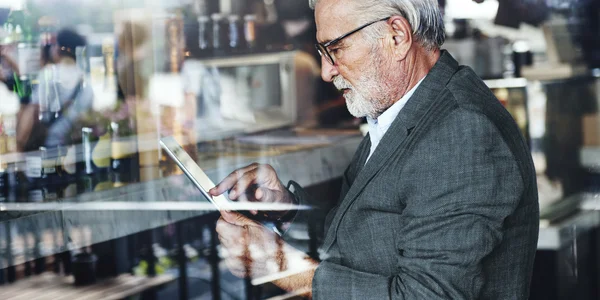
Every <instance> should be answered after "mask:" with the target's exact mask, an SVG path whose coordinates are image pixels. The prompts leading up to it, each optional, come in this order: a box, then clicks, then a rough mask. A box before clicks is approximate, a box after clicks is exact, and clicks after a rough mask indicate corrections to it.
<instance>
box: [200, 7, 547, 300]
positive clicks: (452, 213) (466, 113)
mask: <svg viewBox="0 0 600 300" xmlns="http://www.w3.org/2000/svg"><path fill="white" fill-rule="evenodd" d="M310 2H311V6H313V7H314V8H315V16H316V23H317V29H318V34H317V40H318V44H317V48H318V49H319V52H320V54H321V56H322V59H321V65H322V73H321V76H322V77H323V80H325V81H327V82H333V83H334V84H335V86H336V87H337V88H338V89H339V90H341V91H342V92H343V94H344V97H345V99H346V103H347V107H348V110H349V111H350V113H352V115H354V116H355V117H356V118H363V117H366V118H367V120H368V123H369V135H368V136H367V137H365V139H364V140H363V142H362V143H361V144H360V145H359V147H358V150H357V153H356V154H355V156H354V158H353V160H352V162H351V163H350V166H349V167H348V169H347V170H346V172H344V174H343V177H342V180H343V183H342V189H341V193H340V194H341V196H340V198H339V202H338V203H337V206H336V207H335V208H334V209H332V211H331V212H330V213H329V215H328V216H327V220H326V222H325V224H326V226H325V232H326V237H325V240H324V243H323V245H322V247H321V251H320V253H321V258H322V259H323V261H321V262H317V261H315V260H312V259H309V258H305V259H304V260H300V261H295V264H296V265H295V266H292V262H291V261H289V260H288V262H289V267H290V268H289V269H286V268H285V264H282V265H283V266H281V267H279V270H275V272H283V271H290V272H291V271H293V270H294V267H296V268H297V267H298V265H301V262H302V263H304V264H311V265H312V268H308V267H307V268H304V269H303V270H304V271H305V272H298V273H296V275H291V276H288V277H285V278H281V279H279V280H276V281H275V284H277V285H278V286H280V287H281V288H283V289H285V290H288V291H294V292H300V293H305V294H306V295H308V296H311V297H314V298H315V299H522V300H525V299H528V297H529V284H530V280H531V276H532V272H533V262H534V257H535V253H536V249H537V238H538V233H539V206H538V199H537V195H538V193H537V184H536V176H535V169H534V167H533V162H532V158H531V154H530V151H529V147H528V145H527V143H526V142H525V139H524V137H523V136H522V135H521V131H520V130H519V128H518V126H517V124H516V123H515V121H514V120H513V118H512V116H511V115H510V113H509V112H508V111H506V109H505V108H504V107H503V106H502V104H501V103H500V102H499V101H498V99H497V98H496V97H495V96H494V94H493V93H492V92H491V91H490V90H489V88H487V86H486V85H485V83H484V82H483V81H482V80H481V79H480V78H479V77H478V76H477V75H476V74H475V72H474V71H473V70H472V69H470V68H468V67H464V66H460V65H459V64H458V62H457V61H456V60H455V59H454V58H453V57H452V56H451V55H450V54H449V53H448V52H447V51H444V50H442V49H441V46H442V45H443V44H444V42H445V39H446V36H445V28H444V23H443V18H442V14H441V11H440V9H439V4H438V1H437V0H386V1H381V0H360V1H359V0H311V1H310ZM290 185H291V186H293V187H294V188H295V192H294V193H293V194H292V192H291V191H289V190H288V189H287V188H286V187H285V186H284V185H283V183H282V182H281V180H280V179H279V177H278V176H277V174H276V172H275V170H274V168H273V167H271V166H268V165H260V164H252V165H250V166H247V167H245V168H242V169H239V170H236V171H234V172H233V173H231V174H230V175H229V176H228V177H226V178H225V179H224V180H223V181H222V182H221V183H220V184H219V185H217V187H215V188H214V189H212V190H210V191H209V193H210V194H211V195H213V196H217V195H220V194H223V193H226V192H229V198H230V199H232V200H234V201H241V202H264V203H286V204H307V205H311V206H313V207H319V206H320V203H315V202H314V201H311V200H310V197H309V196H308V195H306V193H305V192H303V191H302V188H301V187H300V186H299V185H298V184H296V183H294V182H290ZM252 213H253V214H255V215H258V213H259V212H257V211H254V212H252ZM302 213H303V212H300V211H298V212H296V211H293V210H291V211H288V212H260V217H261V218H268V219H270V220H271V221H272V222H275V223H276V224H279V228H280V229H285V228H286V226H289V224H290V222H292V224H291V226H294V224H293V220H294V218H297V214H302ZM308 213H311V212H308ZM286 223H287V225H286ZM217 232H218V233H219V239H220V240H221V245H222V246H223V247H224V248H225V249H226V250H227V253H228V254H229V255H228V256H227V257H226V258H225V261H226V263H227V266H228V267H229V268H230V270H232V272H233V273H234V274H237V275H240V276H249V277H251V278H252V279H254V278H262V277H263V276H268V275H273V268H270V267H269V262H280V261H286V259H290V258H289V256H287V255H286V254H285V253H282V251H278V249H281V248H289V247H287V246H281V244H283V243H284V242H283V241H282V240H281V239H280V238H279V237H278V236H277V235H276V234H275V233H274V232H272V231H270V230H269V229H266V228H265V227H264V226H262V225H261V224H260V223H258V222H256V221H254V220H252V219H250V218H247V217H246V216H243V215H241V214H237V213H233V212H222V218H221V219H220V220H219V222H218V223H217ZM289 252H291V250H290V251H289ZM301 270H302V269H301Z"/></svg>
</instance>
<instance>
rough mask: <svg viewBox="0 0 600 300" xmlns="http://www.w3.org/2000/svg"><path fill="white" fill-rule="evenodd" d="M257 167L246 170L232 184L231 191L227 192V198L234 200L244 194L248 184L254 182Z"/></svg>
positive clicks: (250, 184) (248, 186)
mask: <svg viewBox="0 0 600 300" xmlns="http://www.w3.org/2000/svg"><path fill="white" fill-rule="evenodd" d="M256 170H257V169H254V170H251V171H248V172H246V173H245V174H244V175H243V176H242V177H241V178H239V180H238V181H237V183H236V184H235V185H234V186H233V188H232V191H231V192H230V193H229V198H230V199H232V200H234V199H237V198H238V197H240V196H241V195H243V194H245V193H246V192H247V191H248V189H249V188H250V186H252V185H253V184H254V183H255V182H256V175H257V172H256Z"/></svg>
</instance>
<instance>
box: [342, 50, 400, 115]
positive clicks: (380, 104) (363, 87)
mask: <svg viewBox="0 0 600 300" xmlns="http://www.w3.org/2000/svg"><path fill="white" fill-rule="evenodd" d="M376 63H377V62H376ZM379 69H380V68H379V67H377V66H376V67H374V68H372V69H371V71H369V72H366V73H365V74H363V76H362V77H361V78H359V80H358V83H357V85H356V87H355V86H353V85H352V84H351V83H350V82H349V81H348V80H346V79H344V78H343V77H342V76H341V75H338V76H336V77H335V78H334V79H333V84H334V85H335V87H336V88H337V89H338V90H344V89H349V91H347V92H346V93H344V98H346V106H347V107H348V111H349V112H350V114H351V115H353V116H354V117H356V118H363V117H369V118H372V119H377V118H378V117H379V116H380V115H381V114H382V113H383V112H384V111H386V110H387V109H388V108H389V107H390V105H387V102H388V101H385V100H384V99H380V98H381V97H382V96H383V95H386V93H384V91H383V86H382V85H381V84H379V82H380V76H379V74H380V72H379V71H380V70H379Z"/></svg>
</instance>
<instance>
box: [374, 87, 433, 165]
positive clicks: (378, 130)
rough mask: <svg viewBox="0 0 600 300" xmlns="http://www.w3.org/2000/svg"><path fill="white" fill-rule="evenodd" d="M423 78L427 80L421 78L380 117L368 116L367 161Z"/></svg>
mask: <svg viewBox="0 0 600 300" xmlns="http://www.w3.org/2000/svg"><path fill="white" fill-rule="evenodd" d="M423 80H425V78H423V79H421V81H419V82H418V83H417V84H416V85H415V86H414V87H413V88H412V89H411V90H410V91H408V93H406V95H404V97H402V99H400V100H399V101H398V102H396V103H394V105H392V106H391V107H390V108H388V109H387V110H386V111H385V112H384V113H383V114H381V116H379V118H377V119H371V118H369V117H367V123H369V137H370V138H371V153H369V157H368V158H367V162H368V161H369V159H371V156H372V155H373V153H374V152H375V149H377V146H378V145H379V142H381V139H382V138H383V136H384V135H385V133H386V132H387V131H388V129H390V126H392V123H393V122H394V120H396V117H398V114H399V113H400V111H401V110H402V109H403V108H404V106H406V103H408V100H410V98H411V97H412V95H413V94H414V93H415V91H416V90H417V88H418V87H419V86H420V85H421V82H423Z"/></svg>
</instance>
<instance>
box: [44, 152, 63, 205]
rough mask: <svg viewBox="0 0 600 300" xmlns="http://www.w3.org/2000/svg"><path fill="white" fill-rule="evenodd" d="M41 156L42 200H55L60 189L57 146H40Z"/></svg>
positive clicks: (59, 166)
mask: <svg viewBox="0 0 600 300" xmlns="http://www.w3.org/2000/svg"><path fill="white" fill-rule="evenodd" d="M40 153H41V156H42V180H41V181H42V182H43V186H42V191H43V197H44V201H50V202H51V201H56V200H58V198H59V195H58V192H59V190H60V189H61V185H60V175H59V174H60V173H61V172H62V171H61V165H60V163H59V153H60V151H59V148H58V147H54V148H46V147H40Z"/></svg>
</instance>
